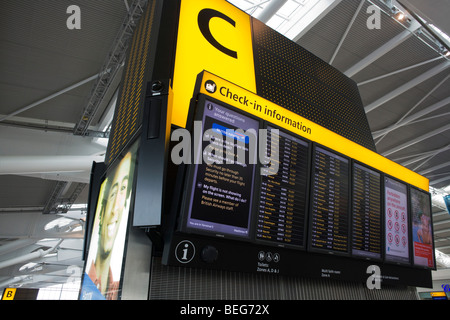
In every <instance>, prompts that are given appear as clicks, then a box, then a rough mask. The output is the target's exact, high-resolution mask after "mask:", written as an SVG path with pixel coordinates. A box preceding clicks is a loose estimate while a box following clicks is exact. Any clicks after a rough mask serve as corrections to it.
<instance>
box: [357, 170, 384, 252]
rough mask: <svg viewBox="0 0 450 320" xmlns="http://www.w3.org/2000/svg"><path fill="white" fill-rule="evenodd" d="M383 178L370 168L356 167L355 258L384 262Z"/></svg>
mask: <svg viewBox="0 0 450 320" xmlns="http://www.w3.org/2000/svg"><path fill="white" fill-rule="evenodd" d="M381 182H382V180H381V174H380V173H379V172H377V171H374V170H372V169H370V168H368V167H366V166H363V165H360V164H358V163H354V165H353V191H352V192H353V193H352V213H353V214H352V217H353V218H352V254H353V255H355V256H360V257H363V258H373V259H380V258H381V251H382V248H381V240H382V238H381V237H382V233H381V230H382V225H381V212H382V204H381V199H382V195H381Z"/></svg>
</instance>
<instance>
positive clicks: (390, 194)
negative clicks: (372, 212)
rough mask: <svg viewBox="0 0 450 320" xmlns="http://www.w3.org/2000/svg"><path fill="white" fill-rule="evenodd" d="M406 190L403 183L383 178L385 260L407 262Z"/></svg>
mask: <svg viewBox="0 0 450 320" xmlns="http://www.w3.org/2000/svg"><path fill="white" fill-rule="evenodd" d="M407 195H408V192H407V187H406V185H405V184H403V183H401V182H399V181H396V180H393V179H390V178H386V179H385V214H386V218H385V223H386V226H385V228H386V229H385V231H386V233H385V235H386V242H385V243H386V250H385V253H386V260H387V261H391V262H398V263H409V239H408V230H409V227H408V197H407Z"/></svg>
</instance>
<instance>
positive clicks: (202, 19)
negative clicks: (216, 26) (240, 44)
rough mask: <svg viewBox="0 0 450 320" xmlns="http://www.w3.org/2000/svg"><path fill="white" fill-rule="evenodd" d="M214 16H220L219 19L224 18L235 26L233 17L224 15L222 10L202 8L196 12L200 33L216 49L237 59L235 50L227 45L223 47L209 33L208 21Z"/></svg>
mask: <svg viewBox="0 0 450 320" xmlns="http://www.w3.org/2000/svg"><path fill="white" fill-rule="evenodd" d="M214 17H217V18H221V19H223V20H225V21H226V22H228V23H229V24H231V25H232V26H233V27H236V22H235V21H234V20H233V19H231V18H230V17H228V16H226V15H224V14H223V13H222V12H219V11H217V10H213V9H203V10H202V11H200V13H199V14H198V26H199V28H200V31H201V33H202V35H203V36H204V37H205V39H206V40H208V42H209V43H210V44H212V45H213V46H214V47H215V48H216V49H217V50H219V51H221V52H223V53H225V54H226V55H229V56H230V57H233V58H235V59H237V52H236V51H233V50H230V49H228V48H227V47H224V46H223V45H221V44H220V43H219V42H218V41H217V40H216V39H215V38H214V36H213V35H212V34H211V30H210V29H209V21H210V20H211V19H212V18H214Z"/></svg>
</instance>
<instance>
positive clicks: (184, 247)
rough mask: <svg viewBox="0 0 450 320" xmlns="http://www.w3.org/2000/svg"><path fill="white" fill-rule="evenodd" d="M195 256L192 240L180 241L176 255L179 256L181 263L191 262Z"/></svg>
mask: <svg viewBox="0 0 450 320" xmlns="http://www.w3.org/2000/svg"><path fill="white" fill-rule="evenodd" d="M194 256H195V246H194V244H193V243H192V242H191V241H188V240H183V241H181V242H180V243H178V245H177V247H176V248H175V257H176V258H177V260H178V262H181V263H188V262H191V260H192V259H193V258H194Z"/></svg>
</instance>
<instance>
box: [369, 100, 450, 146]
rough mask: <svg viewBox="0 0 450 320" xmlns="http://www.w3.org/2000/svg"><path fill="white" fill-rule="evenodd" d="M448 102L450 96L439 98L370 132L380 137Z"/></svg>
mask: <svg viewBox="0 0 450 320" xmlns="http://www.w3.org/2000/svg"><path fill="white" fill-rule="evenodd" d="M448 104H450V97H448V98H446V99H444V100H441V101H439V102H436V103H435V104H433V105H431V106H428V107H426V108H424V109H422V110H420V111H419V112H416V113H414V114H412V115H410V116H409V117H407V118H404V119H402V120H400V121H399V122H397V123H395V124H393V125H390V126H388V127H386V128H384V129H381V130H377V131H375V132H373V133H372V136H373V137H374V139H377V138H379V137H381V136H383V135H385V134H387V133H389V132H391V131H393V130H395V129H398V128H400V127H403V126H405V125H407V124H409V123H410V122H412V121H414V120H417V119H419V118H420V117H423V116H425V115H427V114H429V113H431V112H434V111H436V110H438V109H440V108H442V107H445V106H446V105H448Z"/></svg>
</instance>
